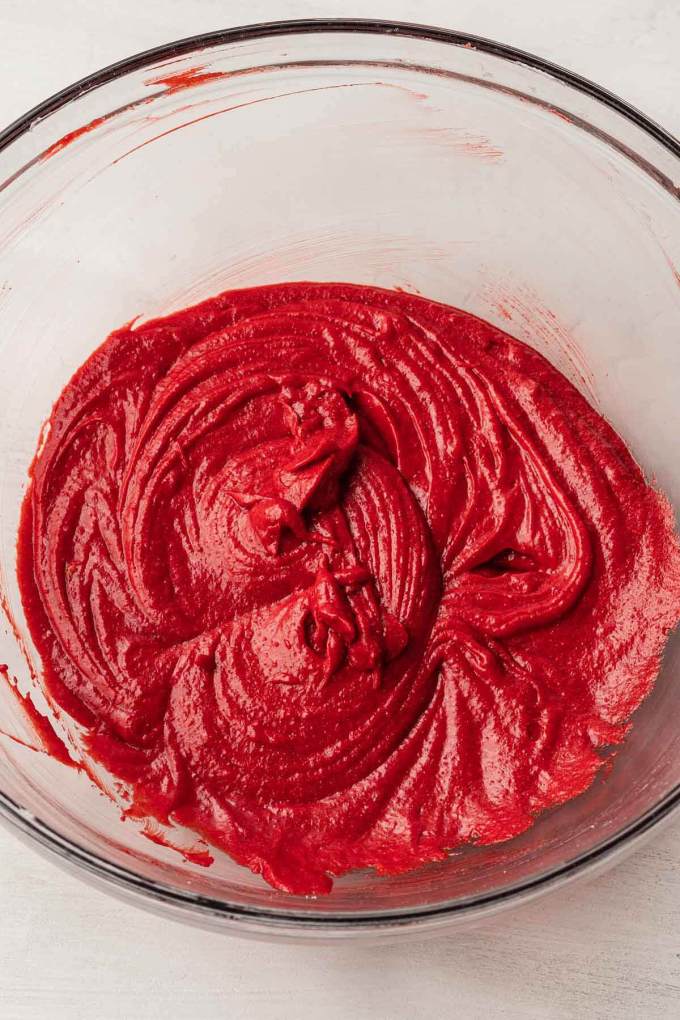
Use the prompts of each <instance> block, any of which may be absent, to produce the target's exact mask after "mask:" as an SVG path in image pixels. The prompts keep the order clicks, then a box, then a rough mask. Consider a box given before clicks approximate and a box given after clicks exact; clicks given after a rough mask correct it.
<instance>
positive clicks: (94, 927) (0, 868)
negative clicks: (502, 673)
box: [0, 0, 680, 1020]
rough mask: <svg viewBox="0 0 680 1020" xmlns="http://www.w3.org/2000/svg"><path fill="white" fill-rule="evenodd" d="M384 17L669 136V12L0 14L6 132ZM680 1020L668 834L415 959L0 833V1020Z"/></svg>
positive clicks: (390, 2)
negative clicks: (299, 37) (77, 875)
mask: <svg viewBox="0 0 680 1020" xmlns="http://www.w3.org/2000/svg"><path fill="white" fill-rule="evenodd" d="M350 15H352V16H358V17H383V18H392V19H402V20H408V21H420V22H429V23H431V24H439V25H445V26H448V27H451V28H457V29H462V30H465V31H469V32H472V33H476V34H478V35H486V36H489V37H491V38H496V39H499V40H502V41H504V42H507V43H512V44H514V45H516V46H519V47H522V48H524V49H528V50H532V51H534V52H535V53H537V54H540V55H541V56H544V57H547V58H548V59H551V60H554V61H556V62H558V63H561V64H564V65H565V66H567V67H569V68H571V69H572V70H574V71H578V72H580V73H581V74H584V75H586V76H587V77H590V78H592V79H594V80H595V81H598V82H599V83H600V84H602V85H604V86H606V87H607V88H609V89H611V90H612V91H613V92H616V93H618V94H619V95H620V96H622V97H623V98H624V99H627V100H629V101H630V102H631V103H633V104H634V105H635V106H637V107H639V108H640V109H641V110H643V111H644V112H645V113H647V114H649V115H650V116H651V117H653V118H654V119H656V120H657V121H658V122H659V123H661V124H663V125H664V126H665V127H666V128H668V129H669V130H670V131H672V132H674V133H675V134H676V135H680V0H560V2H559V3H557V2H555V0H553V2H552V3H551V2H550V0H547V2H546V0H455V2H454V0H411V2H409V0H353V2H352V3H347V2H346V0H333V2H330V0H327V2H316V0H297V2H296V0H278V2H277V0H113V2H110V3H103V2H101V0H0V126H3V125H4V124H5V123H7V122H9V121H10V120H12V119H13V118H14V117H16V116H18V115H20V114H21V113H23V112H24V111H25V110H26V109H27V108H29V107H30V106H33V105H34V104H35V103H37V102H39V101H40V100H41V99H43V98H45V97H46V96H48V95H50V94H51V93H52V92H55V91H56V90H58V89H60V88H61V87H63V86H64V85H67V84H69V83H70V82H71V81H73V80H75V79H76V78H80V77H81V76H83V75H85V74H88V73H90V72H91V71H94V70H96V69H97V68H99V67H101V66H103V65H104V64H108V63H110V62H111V61H114V60H118V59H120V58H121V57H125V56H127V55H128V54H130V53H133V52H136V51H139V50H143V49H146V48H147V47H150V46H154V45H157V44H159V43H163V42H167V41H169V40H172V39H176V38H180V37H182V36H187V35H191V34H194V33H196V32H201V31H209V30H213V29H218V28H224V27H226V26H227V25H230V24H244V23H249V22H254V21H267V20H271V19H274V18H283V17H291V18H293V17H315V16H316V17H320V16H350ZM449 1016H450V1017H453V1016H455V1017H460V1018H463V1020H468V1018H470V1020H475V1018H477V1017H480V1018H482V1017H483V1018H488V1020H496V1018H501V1017H502V1018H515V1017H517V1018H522V1020H525V1018H534V1017H536V1018H539V1017H540V1018H548V1020H552V1018H572V1017H573V1018H600V1017H602V1018H607V1020H615V1018H618V1017H621V1018H623V1017H625V1018H633V1020H638V1018H640V1020H647V1018H650V1020H651V1018H665V1017H668V1018H670V1017H674V1018H675V1017H680V825H679V824H677V823H676V824H675V825H673V826H671V827H669V828H666V829H665V830H664V832H662V833H660V834H659V835H657V836H656V838H654V839H653V840H652V842H650V843H648V844H647V845H646V846H645V847H643V848H642V849H640V850H638V851H637V853H636V854H635V855H634V856H633V857H631V858H629V859H628V860H627V861H625V862H624V863H622V864H620V865H619V866H618V867H617V868H615V869H614V870H613V871H610V872H609V873H607V874H606V875H605V876H603V877H600V878H598V879H596V880H594V881H591V882H590V883H588V884H583V885H578V884H577V885H576V886H573V887H571V888H567V889H564V890H562V891H560V892H558V893H556V894H553V895H552V896H550V897H548V898H546V899H543V900H541V901H539V902H536V903H534V904H532V905H530V906H528V907H525V908H523V909H522V910H520V911H517V912H515V913H512V914H505V915H502V916H501V917H499V918H496V919H495V920H493V921H492V922H490V923H487V925H486V926H485V927H484V928H483V929H481V930H475V931H469V932H468V931H465V932H463V933H458V934H454V935H449V936H444V937H441V938H439V939H437V940H434V941H429V942H423V943H420V944H415V945H412V944H406V945H397V946H391V947H390V946H383V947H366V946H362V945H359V946H349V945H340V946H338V945H336V946H328V947H318V948H317V947H309V946H296V945H292V946H281V945H267V944H263V943H255V942H247V941H240V940H237V939H232V938H227V937H224V936H218V935H212V934H205V933H202V932H197V931H194V930H193V929H191V928H186V927H184V926H181V925H179V924H175V923H171V922H167V921H161V920H158V919H157V918H155V917H152V916H150V915H147V914H146V913H144V912H142V911H141V910H136V909H132V908H130V907H127V906H124V905H123V904H121V903H118V902H117V901H116V900H114V899H112V898H110V897H108V896H107V895H105V894H104V893H101V892H96V891H93V890H92V889H90V888H89V887H87V886H85V885H83V884H82V883H80V882H79V881H77V880H76V879H74V878H71V877H70V876H67V875H65V874H63V873H62V872H61V871H60V870H59V869H58V868H57V867H55V866H54V865H53V864H52V863H51V862H48V861H46V860H44V859H42V858H41V857H40V856H38V855H37V854H35V853H34V852H33V851H31V850H29V849H27V848H26V847H24V846H23V845H22V844H21V843H19V842H18V841H17V840H16V839H15V838H14V836H13V835H11V834H10V833H9V832H7V831H5V830H0V1017H2V1018H3V1020H28V1018H30V1020H42V1018H49V1020H61V1018H68V1020H77V1018H81V1017H82V1018H83V1020H85V1018H87V1020H114V1018H121V1020H122V1018H124V1020H151V1018H162V1020H180V1018H187V1020H209V1018H215V1017H228V1018H230V1020H240V1018H241V1017H244V1018H245V1017H247V1018H248V1020H270V1018H286V1020H288V1018H291V1020H298V1018H299V1020H312V1018H313V1020H316V1018H323V1020H335V1018H338V1020H350V1018H351V1020H364V1018H371V1020H374V1018H375V1020H392V1018H402V1017H403V1018H407V1017H408V1018H409V1020H411V1018H419V1017H437V1018H439V1017H449Z"/></svg>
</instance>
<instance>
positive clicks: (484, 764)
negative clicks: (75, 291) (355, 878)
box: [19, 284, 680, 893]
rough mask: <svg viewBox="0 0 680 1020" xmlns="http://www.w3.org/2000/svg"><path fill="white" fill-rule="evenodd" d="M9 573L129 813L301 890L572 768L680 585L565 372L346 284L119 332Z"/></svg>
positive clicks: (519, 815)
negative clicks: (119, 782) (125, 790)
mask: <svg viewBox="0 0 680 1020" xmlns="http://www.w3.org/2000/svg"><path fill="white" fill-rule="evenodd" d="M19 575H20V583H21V588H22V593H23V599H24V603H25V609H26V613H27V617H28V620H29V624H30V627H31V631H32V634H33V637H34V640H35V643H36V645H37V647H38V650H39V652H40V653H41V655H42V658H43V661H44V664H45V684H46V686H47V689H48V691H49V693H50V694H51V695H52V697H53V698H54V699H56V701H57V702H58V703H59V704H60V705H62V706H63V707H64V708H65V709H66V710H67V711H68V712H69V713H70V714H71V715H72V716H73V717H74V718H76V719H77V720H78V721H79V722H81V723H82V724H84V725H85V726H86V727H87V728H88V732H89V737H88V742H89V749H90V751H91V753H92V754H93V755H94V757H95V758H96V759H97V760H99V761H101V762H102V763H104V764H105V765H106V766H107V767H108V768H109V769H110V770H111V771H112V772H113V773H114V774H116V775H117V776H119V777H121V778H122V779H124V780H126V781H128V782H129V783H130V784H131V786H132V788H133V791H134V811H135V812H136V813H138V814H139V815H146V814H149V815H153V816H155V817H157V818H159V819H161V820H167V819H168V818H170V819H172V820H175V821H178V822H181V823H183V824H185V825H188V826H190V827H191V828H193V829H195V830H196V831H198V832H199V833H201V834H202V835H203V836H205V837H206V838H207V839H208V840H210V841H211V842H212V843H214V844H215V845H217V846H219V847H221V848H223V849H225V850H226V851H227V852H228V853H229V854H231V856H232V857H233V858H235V859H236V860H237V861H239V862H241V863H242V864H244V865H246V866H248V867H249V868H252V869H253V870H254V871H257V872H261V873H262V874H263V875H264V877H265V878H266V879H267V881H268V882H270V883H271V884H272V885H274V886H277V887H278V888H281V889H286V890H290V891H292V892H296V893H319V892H326V891H328V890H329V888H330V886H331V879H330V877H329V875H339V874H341V873H343V872H345V871H347V870H348V869H350V868H358V867H364V866H369V865H372V866H374V867H376V868H377V869H378V870H379V871H382V872H398V871H402V870H405V869H408V868H413V867H415V866H417V865H418V864H420V863H421V862H424V861H430V860H434V859H440V858H443V857H444V856H445V853H446V851H447V850H449V849H451V848H455V847H458V846H460V845H461V844H464V843H468V842H477V843H491V842H494V841H497V840H504V839H508V838H509V837H511V836H514V835H516V834H517V833H520V832H521V831H522V830H523V829H526V828H527V826H529V825H530V824H531V821H532V818H533V817H534V815H535V814H536V812H538V811H540V810H542V809H544V808H547V807H549V806H551V805H554V804H558V803H560V802H562V801H565V800H567V799H568V798H570V797H573V796H575V795H576V794H578V793H580V792H581V791H582V790H584V789H585V788H586V787H587V786H588V785H589V783H590V782H591V781H592V779H593V777H594V775H595V773H596V772H597V770H598V769H599V768H600V767H601V765H602V762H603V759H604V756H603V753H602V751H600V752H599V753H598V749H599V748H603V747H605V746H606V745H611V744H613V743H615V742H617V741H619V740H620V739H621V738H622V737H623V735H624V733H625V730H626V720H627V719H628V717H629V716H630V714H631V712H632V711H633V710H634V709H635V708H636V707H637V706H638V705H639V703H640V701H641V700H642V698H643V697H644V696H645V694H647V692H648V691H649V689H650V686H651V684H652V682H653V679H654V677H655V675H656V673H657V671H658V668H659V657H660V654H661V651H662V647H663V643H664V640H665V638H666V636H667V633H668V631H669V629H670V628H671V627H672V626H673V625H674V624H675V623H676V621H677V619H678V616H679V615H680V553H679V551H678V544H677V540H676V538H675V535H674V532H673V524H672V515H671V512H670V509H669V507H668V505H667V503H666V502H665V500H664V499H663V497H662V496H660V495H659V493H658V492H656V491H655V490H653V489H652V488H650V487H649V486H647V485H646V483H645V481H644V478H643V476H642V473H641V471H640V469H639V468H638V467H637V465H636V464H635V462H634V461H633V459H632V457H631V456H630V454H629V453H628V451H627V449H626V447H625V446H624V444H623V442H622V441H621V439H619V437H618V436H617V435H616V434H615V433H614V432H613V430H612V429H611V428H610V427H609V426H608V425H607V424H606V422H605V421H604V420H603V419H602V418H601V417H600V416H599V415H598V414H597V413H596V412H595V411H594V410H593V409H592V408H591V407H590V406H589V405H588V404H587V403H586V401H585V400H584V399H583V398H582V397H581V396H580V395H579V394H578V393H577V391H576V390H575V389H574V388H573V387H572V386H571V385H570V383H569V382H567V380H566V379H565V378H564V377H563V376H562V375H560V373H559V372H557V371H556V370H555V369H554V368H553V367H552V366H551V365H550V364H549V363H548V362H547V361H546V360H545V359H544V358H542V357H541V356H540V355H539V354H537V353H536V352H535V351H533V350H531V349H530V348H528V347H526V346H525V345H523V344H521V343H519V342H518V341H516V340H513V339H512V338H510V337H509V336H507V335H505V334H504V333H502V332H501V331H499V330H498V329H495V328H494V327H492V326H491V325H489V324H487V323H485V322H482V321H480V320H479V319H476V318H474V317H473V316H471V315H468V314H466V313H464V312H461V311H457V310H455V309H453V308H448V307H446V306H443V305H440V304H436V303H434V302H431V301H427V300H424V299H421V298H416V297H411V296H407V295H404V294H398V293H392V292H389V291H382V290H377V289H373V288H369V287H355V286H346V285H336V284H284V285H281V286H272V287H262V288H257V289H253V290H245V291H240V292H228V293H225V294H222V295H220V296H219V297H216V298H214V299H212V300H210V301H207V302H205V303H204V304H202V305H199V306H197V307H196V308H192V309H189V310H186V311H183V312H180V313H178V314H176V315H172V316H170V317H169V318H166V319H161V320H158V321H156V322H152V323H149V324H147V325H145V326H143V327H140V328H138V329H134V328H124V329H121V330H119V331H118V332H116V333H114V334H113V335H112V336H111V337H109V339H108V340H107V341H106V342H105V343H104V344H103V346H102V347H101V348H99V350H98V351H96V353H95V354H94V355H93V356H92V357H91V358H90V359H89V361H87V363H86V364H85V365H83V367H82V368H81V369H80V370H79V371H78V372H77V373H76V375H75V376H74V377H73V379H72V380H71V382H70V383H69V384H68V386H67V387H66V389H65V390H64V392H63V393H62V395H61V397H60V398H59V400H58V402H57V404H56V406H55V409H54V411H53V414H52V418H51V430H50V433H49V436H48V438H47V441H46V444H45V446H44V449H43V450H42V451H41V452H40V454H39V455H38V456H37V458H36V461H35V463H34V465H33V470H32V484H31V487H30V490H29V492H28V495H27V497H26V501H25V504H24V513H23V520H22V526H21V533H20V540H19Z"/></svg>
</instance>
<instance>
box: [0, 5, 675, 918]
mask: <svg viewBox="0 0 680 1020" xmlns="http://www.w3.org/2000/svg"><path fill="white" fill-rule="evenodd" d="M322 33H350V34H351V33H361V34H366V35H390V36H402V37H409V38H415V39H422V40H425V41H429V42H440V43H446V44H448V45H451V46H456V47H460V48H462V47H464V48H467V49H473V50H477V51H479V52H481V53H484V54H488V55H491V56H496V57H500V58H502V59H504V60H506V61H509V62H511V63H517V64H522V65H524V66H526V67H529V68H531V69H533V70H537V71H541V72H544V73H545V74H547V75H548V76H550V77H552V78H554V79H557V80H558V81H559V82H561V83H563V84H565V85H567V86H570V87H571V88H573V89H575V90H576V91H578V92H581V93H585V94H586V95H588V96H589V97H591V98H592V99H594V100H596V101H597V102H599V103H601V104H602V105H604V106H606V107H608V108H609V109H611V110H613V111H614V112H616V113H618V114H620V115H621V116H622V117H624V118H625V119H627V120H628V121H630V122H631V123H633V124H634V125H635V126H636V127H638V128H640V129H641V130H642V131H643V132H645V133H646V134H647V135H649V136H650V137H651V138H653V139H654V140H655V141H656V142H658V143H659V144H660V145H661V146H663V147H664V148H665V149H667V150H668V151H669V152H670V153H671V155H673V156H675V157H676V158H677V159H679V160H680V140H679V139H677V138H676V137H675V136H674V135H672V134H671V133H670V132H668V131H666V130H665V129H664V128H662V127H661V126H660V125H658V124H657V123H655V122H654V121H653V120H652V119H650V118H649V117H647V116H646V115H645V114H643V113H642V112H640V111H639V110H638V109H636V108H635V107H634V106H632V105H631V104H629V103H627V102H625V101H624V100H622V99H620V98H619V97H618V96H616V95H615V94H613V93H612V92H609V91H608V90H607V89H604V88H602V87H601V86H600V85H597V84H595V83H594V82H592V81H590V80H589V79H588V78H585V77H583V76H581V75H578V74H575V73H573V72H572V71H569V70H567V69H565V68H563V67H561V66H560V65H558V64H555V63H552V62H551V61H548V60H544V59H543V58H542V57H538V56H535V55H534V54H532V53H528V52H526V51H524V50H521V49H517V48H516V47H513V46H508V45H505V44H503V43H499V42H495V41H494V40H491V39H487V38H484V37H481V36H477V35H470V34H468V33H465V32H459V31H455V30H451V29H445V28H437V27H434V26H429V25H421V24H415V23H410V22H401V21H386V20H382V19H362V18H304V19H296V20H281V21H269V22H260V23H257V24H251V25H245V26H237V27H233V28H227V29H221V30H217V31H213V32H207V33H202V34H198V35H194V36H188V37H186V38H183V39H179V40H176V41H174V42H170V43H166V44H163V45H160V46H155V47H153V48H151V49H147V50H144V51H141V52H139V53H136V54H133V55H131V56H129V57H126V58H124V59H122V60H119V61H116V62H115V63H112V64H109V65H107V66H106V67H103V68H101V69H100V70H98V71H95V72H94V73H92V74H90V75H87V76H86V77H84V78H81V79H79V80H78V81H76V82H74V83H73V84H72V85H69V86H67V87H66V88H64V89H61V90H60V91H58V92H56V93H54V94H53V95H52V96H50V97H49V98H47V99H45V100H44V101H43V102H41V103H39V104H38V105H37V106H34V107H33V108H31V109H30V110H28V111H27V112H26V113H24V114H23V115H22V116H20V117H18V118H17V119H16V120H14V121H12V122H11V123H10V124H9V125H8V126H7V127H5V128H4V129H3V130H2V131H0V152H2V151H3V150H5V149H6V148H8V147H9V146H10V145H11V144H12V143H13V142H15V141H16V140H17V139H19V138H20V137H21V136H22V135H24V134H26V133H27V132H28V131H30V130H31V128H32V127H33V126H35V124H36V123H37V122H39V121H42V120H44V119H45V118H47V117H48V116H49V115H51V114H52V113H54V112H56V111H57V110H59V109H61V108H62V107H63V106H66V105H67V104H68V103H69V102H71V101H73V100H75V99H78V98H80V97H81V96H83V95H85V94H86V93H88V92H91V91H93V90H94V89H97V88H99V87H100V86H102V85H106V84H108V83H109V82H111V81H114V80H115V79H116V78H119V77H121V76H122V75H125V74H127V73H129V72H131V71H135V70H139V69H141V68H144V67H147V66H150V65H153V64H155V63H157V62H158V61H159V60H168V59H172V58H174V57H181V56H183V55H186V54H188V53H190V52H192V51H195V50H208V49H211V48H213V47H216V46H221V45H224V44H228V43H238V42H243V41H249V40H254V39H264V38H273V37H277V36H285V35H306V34H307V35H308V34H322ZM673 190H674V191H675V197H676V198H678V199H680V190H678V189H673ZM678 807H680V784H678V785H676V786H675V787H674V788H673V789H672V790H670V791H669V792H668V793H667V794H666V795H665V796H664V797H662V798H661V800H659V801H658V802H657V803H656V804H654V805H653V806H652V807H651V808H649V809H648V810H647V811H646V812H644V813H643V814H642V815H641V816H640V817H639V818H638V819H636V820H635V821H634V822H631V823H629V824H628V825H627V826H625V827H624V828H623V829H620V830H619V831H618V832H616V833H614V834H613V835H612V836H609V837H607V838H606V839H603V840H602V841H601V842H600V843H598V844H596V845H595V846H594V847H592V848H591V849H590V850H589V851H587V852H586V853H584V854H580V855H578V856H576V857H574V858H572V859H571V860H569V861H567V862H566V863H563V864H560V865H557V866H553V867H550V868H547V869H546V870H545V871H543V872H540V873H539V874H537V875H534V876H532V877H531V878H527V879H524V880H520V881H518V882H515V883H513V884H510V885H508V886H505V887H501V888H500V889H498V890H496V891H493V892H488V893H482V894H479V895H472V896H468V897H464V898H461V899H459V900H455V901H445V902H443V903H439V904H435V905H432V906H411V907H404V908H396V909H386V910H383V911H372V912H354V911H348V912H345V913H331V912H328V911H324V910H323V909H319V910H317V909H308V910H300V911H295V910H290V909H276V908H272V909H267V908H263V907H257V906H250V905H248V906H246V905H242V904H238V903H232V902H227V901H223V900H218V899H214V898H211V897H207V896H200V895H197V894H195V893H191V892H185V891H183V890H181V889H178V888H177V887H175V886H172V885H170V884H165V883H163V882H157V881H155V880H153V879H149V878H145V877H143V876H141V875H139V874H138V873H137V872H135V871H133V870H131V869H128V868H124V867H121V866H120V865H117V864H114V863H112V862H111V861H108V860H106V858H104V857H101V856H100V855H98V854H96V853H94V852H92V851H90V850H86V849H84V848H83V847H81V846H79V845H78V844H77V843H75V842H73V841H72V840H70V839H68V838H67V837H64V836H62V835H60V834H59V833H58V832H57V831H56V830H54V829H52V828H51V826H49V825H47V824H46V823H44V822H43V821H41V820H40V819H39V818H37V817H35V816H34V815H33V814H32V813H30V812H29V811H28V810H27V809H25V808H23V807H22V806H21V805H20V804H18V803H17V802H16V801H15V800H14V799H13V798H12V797H10V796H9V795H7V794H5V793H4V792H3V791H2V790H0V819H1V820H2V821H3V822H5V823H6V824H8V827H11V828H12V829H14V830H15V832H16V833H17V835H19V836H23V837H24V838H25V839H26V840H27V841H28V842H30V843H31V844H32V845H34V846H36V847H37V848H38V849H42V850H43V851H45V853H46V855H47V856H50V857H51V858H53V859H54V858H56V859H57V861H58V862H60V863H62V864H63V865H66V866H67V867H68V866H70V867H71V869H73V870H76V871H81V870H83V871H85V872H87V873H89V875H91V876H92V877H93V878H94V879H96V880H99V882H100V884H101V885H103V886H104V887H109V888H110V887H111V886H113V887H115V888H117V890H118V891H120V892H127V893H128V894H131V895H132V896H133V897H136V898H137V899H138V901H139V900H140V899H141V900H142V901H143V900H146V901H147V902H148V900H149V899H151V900H153V901H155V902H156V904H157V905H159V906H161V905H165V906H166V907H167V906H172V907H175V908H179V910H180V911H181V912H182V914H183V916H184V919H185V920H191V918H190V917H189V916H188V910H187V908H188V909H189V910H191V911H192V912H193V913H194V914H196V915H202V916H203V917H204V918H206V919H208V918H218V919H219V920H220V921H222V922H228V921H230V920H231V921H236V922H244V921H250V922H251V927H252V926H253V925H255V926H256V927H257V926H258V925H259V926H261V927H262V928H263V929H269V930H270V931H271V930H272V929H275V928H276V927H281V926H284V927H285V926H286V925H291V926H293V927H294V928H297V929H299V930H300V931H302V930H303V929H312V930H313V929H316V930H317V931H319V930H326V931H327V932H328V931H331V930H335V931H337V932H338V933H339V932H340V931H341V930H342V929H345V930H348V929H351V930H354V931H356V930H357V929H364V930H366V929H369V930H370V929H385V928H390V927H392V928H395V929H396V928H399V927H402V928H403V927H404V926H412V925H419V923H420V924H427V923H428V922H429V923H433V922H434V923H436V922H437V921H438V920H439V921H443V920H445V919H447V918H449V919H451V920H453V918H454V916H459V915H461V914H466V913H472V912H477V913H482V912H486V911H490V910H492V909H494V908H495V909H498V908H499V907H501V906H503V905H507V904H509V903H511V902H512V901H515V900H520V899H527V898H529V897H533V896H535V895H536V894H538V893H539V892H541V891H547V890H548V889H550V888H554V887H555V886H557V885H561V884H563V883H564V882H565V881H567V880H569V879H572V878H574V877H576V876H577V875H580V874H583V873H585V872H587V871H592V870H593V869H594V868H596V867H597V865H598V863H603V862H604V861H605V860H606V859H608V858H611V857H613V856H615V855H616V854H617V852H621V851H622V850H623V848H624V847H626V846H632V845H633V843H634V842H636V841H637V840H639V839H640V838H641V837H642V836H643V834H645V833H647V832H649V831H650V830H651V829H653V828H654V827H656V826H657V825H659V824H660V823H661V822H662V821H663V820H664V819H667V818H668V817H669V816H670V815H671V813H673V812H674V811H675V810H676V809H677V808H678ZM112 891H113V890H112ZM149 905H151V904H149Z"/></svg>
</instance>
